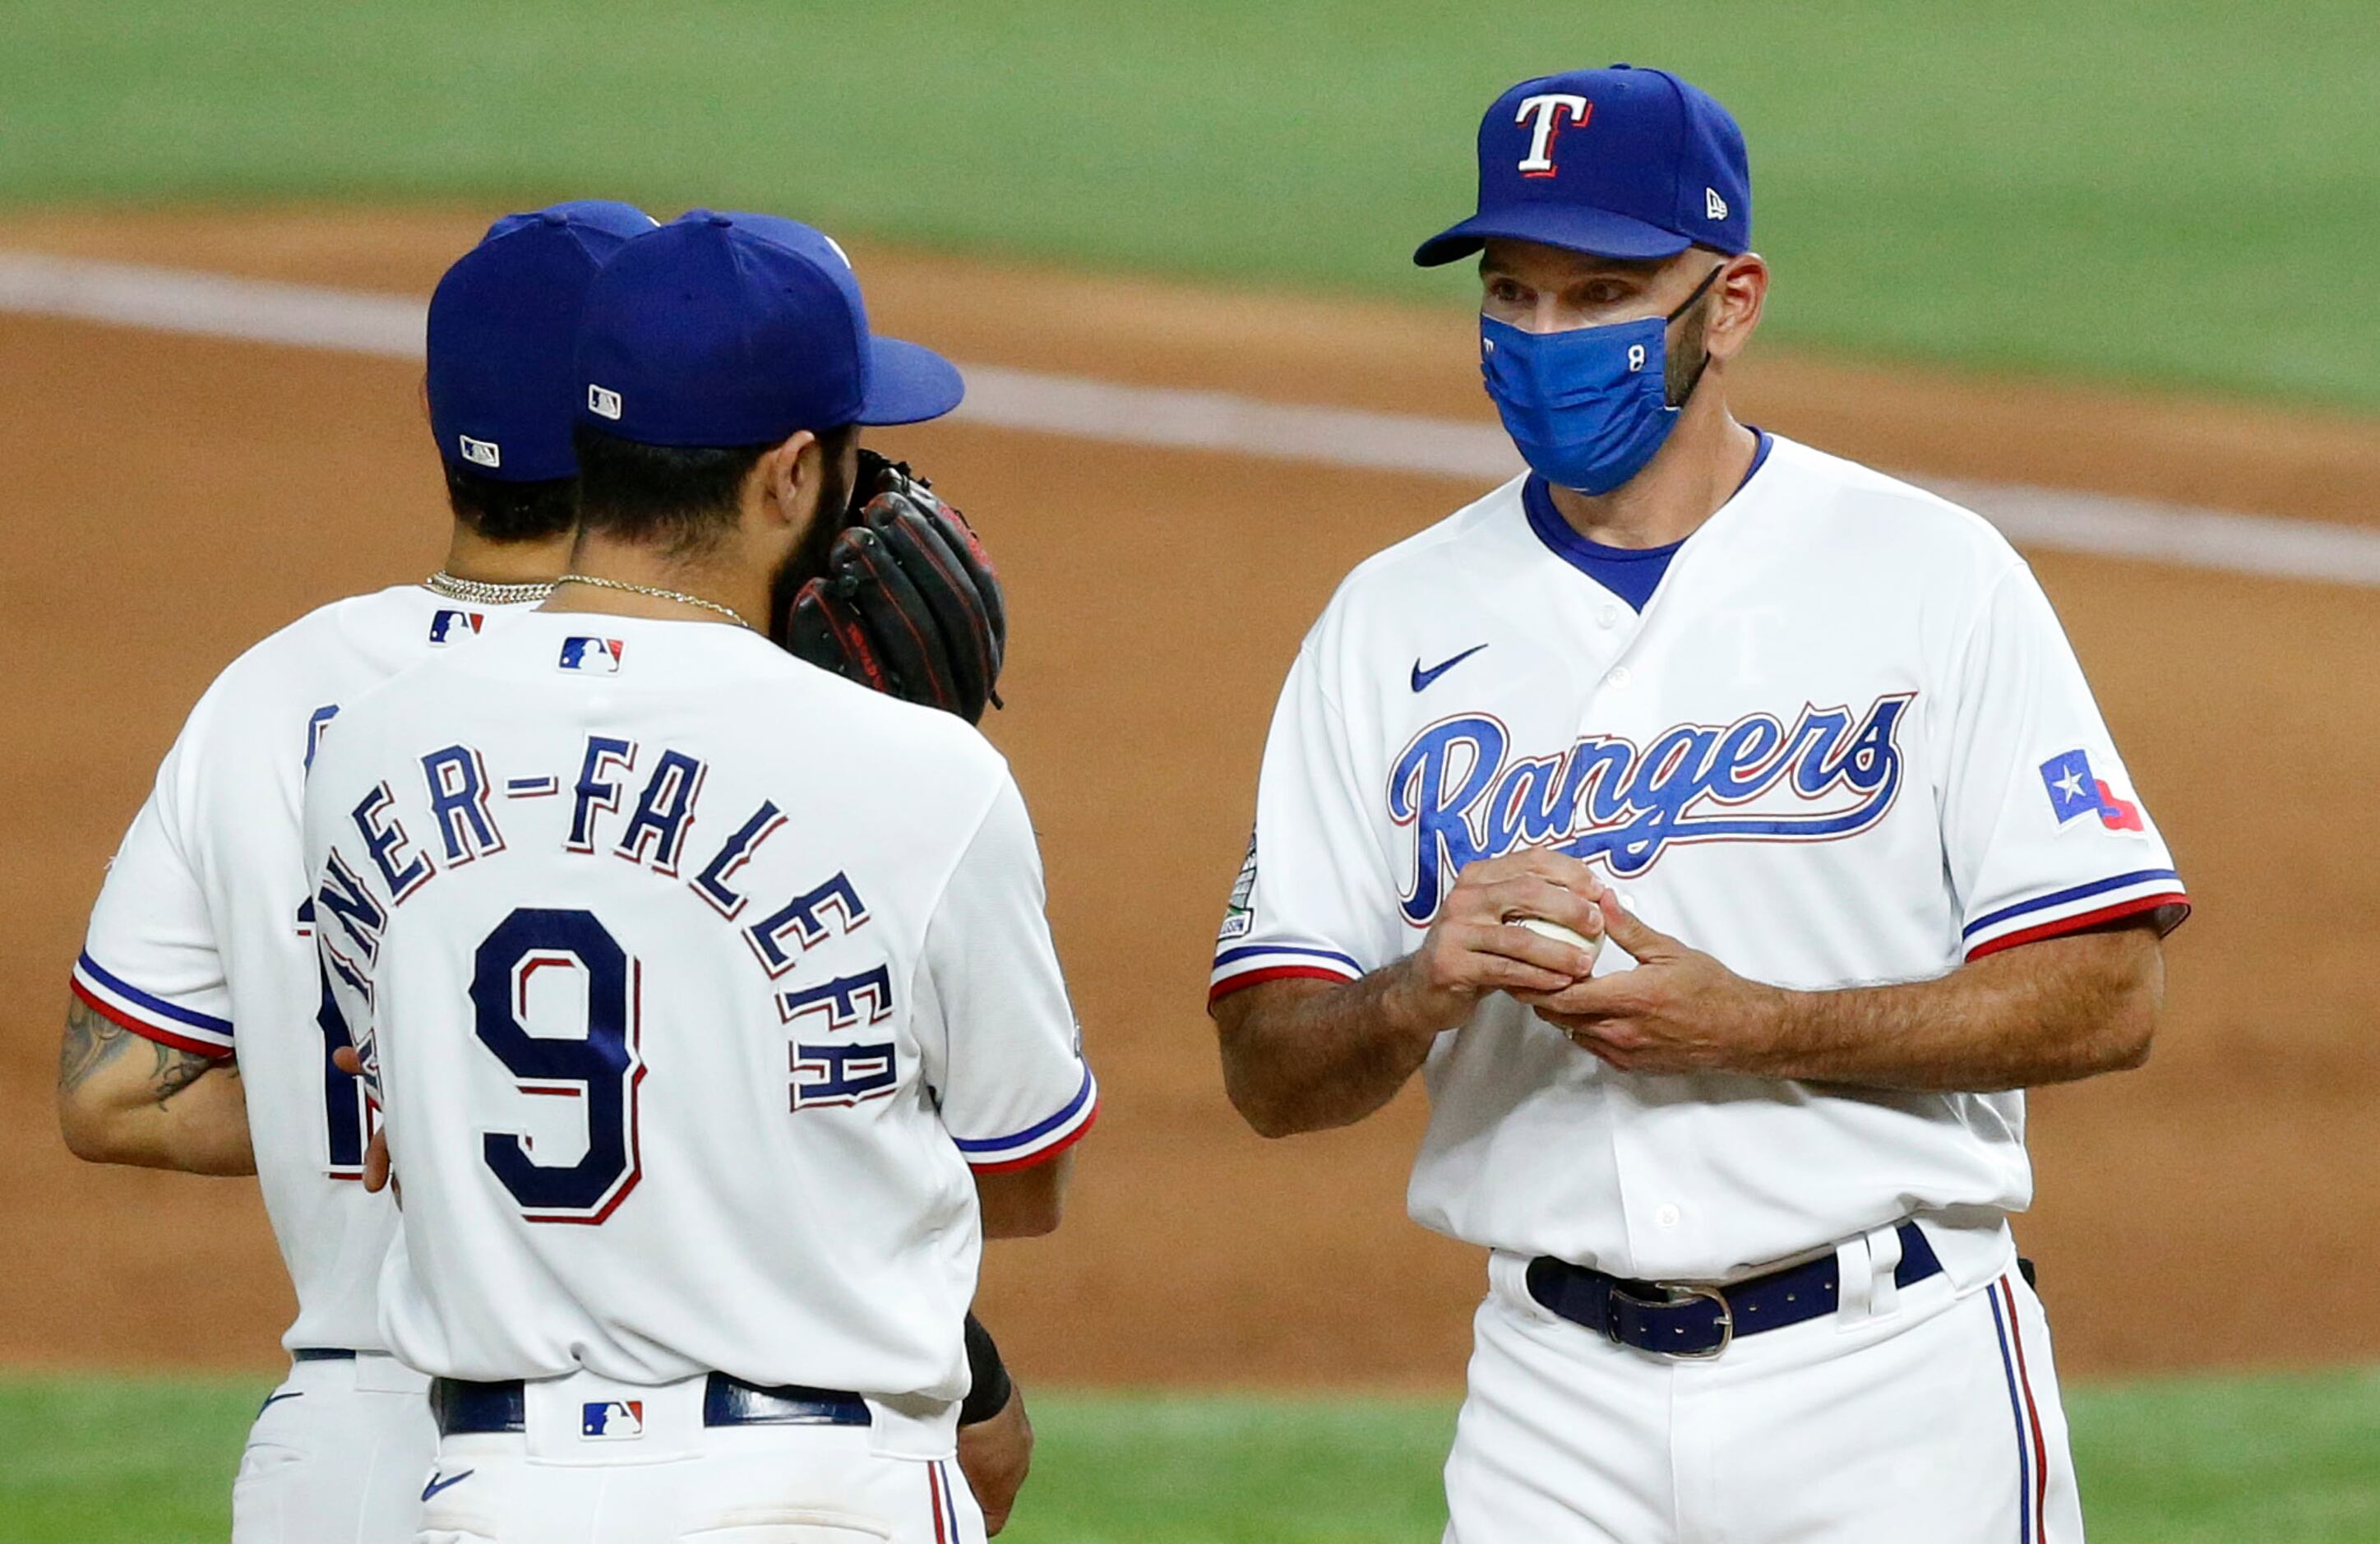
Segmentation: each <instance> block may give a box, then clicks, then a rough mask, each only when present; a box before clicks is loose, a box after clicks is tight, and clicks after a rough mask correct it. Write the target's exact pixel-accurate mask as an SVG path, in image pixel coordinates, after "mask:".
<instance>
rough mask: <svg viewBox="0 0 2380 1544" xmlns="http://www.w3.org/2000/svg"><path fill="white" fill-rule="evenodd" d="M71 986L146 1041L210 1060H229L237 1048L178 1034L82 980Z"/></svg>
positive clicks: (90, 1004) (111, 1019)
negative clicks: (133, 1012) (139, 1015)
mask: <svg viewBox="0 0 2380 1544" xmlns="http://www.w3.org/2000/svg"><path fill="white" fill-rule="evenodd" d="M67 988H68V990H70V991H73V993H74V994H75V995H76V996H77V997H79V998H80V999H82V1001H83V1004H84V1005H85V1006H86V1007H88V1008H90V1009H91V1011H92V1012H93V1013H96V1014H98V1015H100V1016H102V1017H103V1018H105V1019H106V1020H107V1021H108V1022H109V1023H111V1024H115V1025H117V1026H120V1027H123V1028H126V1029H129V1030H131V1031H132V1032H133V1033H134V1034H136V1035H138V1036H140V1038H141V1039H144V1040H154V1041H156V1042H157V1043H158V1044H159V1045H163V1046H170V1047H172V1048H173V1049H174V1050H176V1051H187V1052H190V1053H191V1054H192V1055H194V1056H204V1057H206V1058H208V1059H209V1060H210V1061H216V1062H227V1061H229V1060H230V1059H231V1056H232V1049H233V1048H232V1047H230V1046H227V1045H216V1044H214V1043H213V1042H212V1041H209V1040H194V1039H189V1038H188V1036H185V1035H177V1034H176V1033H174V1031H172V1030H171V1029H162V1028H159V1027H157V1026H156V1025H154V1024H152V1023H150V1022H149V1021H148V1020H146V1019H141V1018H135V1017H133V1016H132V1015H130V1014H128V1013H127V1012H125V1011H124V1010H123V1009H122V1008H120V1007H117V1006H116V1005H115V1003H110V1002H108V1001H107V1000H106V999H105V998H103V997H102V996H100V995H99V994H98V993H97V992H95V991H91V989H90V988H89V987H86V986H84V985H83V984H82V983H81V982H80V981H76V980H69V981H67Z"/></svg>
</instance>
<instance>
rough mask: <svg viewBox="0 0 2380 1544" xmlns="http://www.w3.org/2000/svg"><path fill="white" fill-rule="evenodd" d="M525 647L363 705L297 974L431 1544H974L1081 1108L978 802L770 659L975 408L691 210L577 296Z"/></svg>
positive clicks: (760, 250) (733, 222)
mask: <svg viewBox="0 0 2380 1544" xmlns="http://www.w3.org/2000/svg"><path fill="white" fill-rule="evenodd" d="M577 358H578V363H577V371H578V375H577V379H578V381H579V383H580V388H579V389H580V391H581V392H582V394H583V395H582V404H583V406H582V414H581V421H580V429H579V432H578V436H577V451H578V459H579V466H580V468H581V482H580V514H581V520H582V525H581V530H580V535H579V538H578V543H577V548H576V550H575V553H574V556H573V561H572V568H571V572H570V573H569V574H567V575H565V576H564V577H563V578H562V580H561V581H559V583H558V586H557V589H556V590H555V593H554V596H553V599H552V600H551V601H550V602H548V603H547V604H546V606H545V607H543V608H542V609H540V611H538V612H537V613H535V614H531V615H529V616H527V617H524V618H521V619H520V620H518V621H517V622H516V623H515V624H514V625H513V626H509V627H507V628H505V629H504V631H503V632H502V633H500V634H496V635H492V636H491V637H488V638H482V639H481V640H480V643H479V644H478V645H477V646H476V647H474V648H472V649H470V650H458V651H455V652H454V653H453V654H451V655H448V656H444V657H442V658H438V659H434V660H431V661H430V662H428V663H425V664H424V665H422V666H421V667H419V668H418V669H416V670H413V671H411V672H408V673H407V674H406V675H402V676H399V677H397V678H395V679H394V680H392V681H390V682H389V683H388V684H386V685H385V686H383V687H381V688H380V689H379V690H377V691H376V692H374V693H372V694H370V695H369V696H368V697H366V698H365V699H362V700H361V701H359V702H356V703H352V704H349V705H348V706H347V708H346V710H345V711H343V712H342V714H341V716H340V720H339V723H338V725H337V727H336V731H335V732H334V734H333V735H332V736H329V737H328V738H327V739H326V741H325V743H324V745H323V748H322V751H321V753H320V755H319V756H318V758H317V760H316V763H315V767H314V772H313V774H312V776H311V778H310V780H309V782H308V785H307V791H306V811H305V832H306V854H307V863H308V867H309V871H310V873H312V874H313V875H314V876H315V880H316V890H315V904H316V916H317V918H318V921H317V926H316V942H317V943H318V945H319V947H320V951H321V957H322V964H323V967H324V973H325V975H326V977H327V978H328V979H329V981H330V983H331V994H332V997H333V1000H334V1003H335V1006H336V1009H337V1012H338V1014H339V1016H340V1017H341V1018H342V1019H343V1021H344V1022H345V1023H346V1025H347V1026H348V1027H350V1028H351V1029H352V1030H353V1031H354V1033H355V1035H356V1039H357V1048H356V1049H357V1052H358V1062H359V1065H360V1067H361V1068H362V1070H363V1071H364V1073H365V1074H366V1076H367V1079H368V1081H369V1082H370V1084H371V1085H372V1086H373V1087H374V1088H376V1089H377V1091H378V1094H379V1096H380V1098H381V1100H383V1103H384V1106H385V1127H384V1136H385V1138H386V1145H387V1150H388V1154H389V1157H390V1159H391V1160H392V1161H393V1162H394V1165H395V1171H396V1173H398V1175H399V1176H400V1177H401V1183H402V1185H403V1186H404V1201H405V1205H404V1208H403V1211H402V1220H401V1225H400V1230H399V1235H398V1239H397V1242H396V1245H395V1248H394V1249H393V1250H392V1253H391V1256H390V1259H389V1264H388V1269H387V1271H386V1273H385V1275H384V1277H383V1283H382V1289H383V1290H382V1306H381V1327H382V1330H383V1333H384V1334H385V1336H386V1338H387V1340H388V1343H390V1344H391V1345H392V1347H393V1348H394V1349H395V1352H396V1353H397V1355H398V1356H400V1357H401V1358H402V1359H403V1360H404V1361H405V1362H407V1364H408V1365H410V1366H413V1367H417V1368H422V1369H424V1370H425V1371H427V1372H429V1373H431V1375H433V1383H432V1391H431V1403H432V1406H433V1409H434V1411H435V1413H436V1417H437V1422H438V1427H439V1430H440V1432H441V1441H440V1444H439V1449H438V1460H437V1469H436V1472H435V1474H434V1476H433V1477H432V1478H431V1482H430V1484H429V1485H428V1486H427V1487H426V1488H425V1491H424V1509H423V1517H422V1530H423V1531H422V1534H421V1538H423V1539H425V1540H460V1539H477V1538H500V1539H504V1540H508V1541H537V1540H565V1539H566V1540H587V1541H590V1544H591V1541H597V1540H606V1541H608V1540H622V1541H625V1540H663V1539H670V1540H674V1539H681V1538H687V1539H692V1538H706V1539H708V1538H718V1539H722V1540H724V1539H726V1538H746V1537H749V1538H755V1539H759V1538H771V1539H776V1538H783V1539H795V1538H804V1539H809V1538H815V1539H820V1540H827V1539H841V1538H851V1539H855V1540H856V1539H865V1538H891V1539H897V1540H934V1541H937V1544H941V1541H945V1540H955V1539H974V1538H981V1537H983V1532H984V1526H983V1520H982V1518H981V1515H980V1514H979V1513H978V1511H977V1507H976V1505H975V1502H974V1501H973V1499H972V1498H971V1497H970V1496H969V1494H968V1492H967V1488H966V1486H965V1482H964V1481H963V1480H961V1479H959V1478H957V1477H955V1476H954V1474H953V1469H952V1466H951V1465H950V1463H949V1459H950V1457H951V1454H952V1452H953V1429H954V1424H955V1422H956V1419H957V1416H958V1413H959V1400H960V1396H961V1395H962V1394H963V1393H964V1392H965V1390H966V1388H967V1386H968V1368H967V1359H966V1355H965V1348H964V1346H963V1343H962V1335H961V1328H960V1327H961V1319H962V1316H963V1314H964V1311H965V1307H966V1305H967V1301H968V1298H969V1297H970V1295H972V1291H973V1288H974V1283H975V1273H976V1266H977V1256H978V1253H979V1248H980V1239H981V1238H982V1237H983V1236H986V1235H990V1236H1002V1235H1021V1234H1037V1233H1042V1232H1046V1231H1048V1230H1049V1229H1050V1228H1051V1227H1054V1226H1055V1225H1056V1222H1057V1219H1058V1214H1059V1209H1060V1202H1061V1198H1062V1191H1063V1188H1064V1183H1065V1178H1066V1174H1067V1171H1068V1167H1069V1163H1070V1159H1069V1158H1068V1157H1067V1150H1068V1149H1069V1148H1070V1147H1071V1145H1072V1144H1073V1143H1074V1142H1075V1140H1076V1139H1077V1138H1078V1137H1081V1136H1082V1134H1083V1133H1084V1132H1085V1131H1086V1130H1087V1129H1088V1127H1089V1125H1090V1124H1091V1121H1092V1119H1093V1116H1094V1113H1095V1112H1096V1108H1097V1090H1096V1085H1095V1084H1094V1082H1093V1080H1092V1077H1091V1075H1090V1072H1089V1070H1088V1068H1087V1065H1086V1064H1085V1063H1084V1061H1083V1058H1082V1053H1081V1049H1080V1043H1079V1037H1078V1034H1077V1031H1076V1029H1075V1022H1074V1016H1073V1014H1072V1011H1071V1009H1070V1007H1069V1005H1068V1003H1067V1000H1066V994H1065V991H1064V987H1063V984H1062V980H1061V979H1060V976H1059V972H1058V967H1057V961H1056V958H1055V955H1054V954H1053V953H1052V949H1051V945H1050V936H1049V931H1048V927H1047V924H1046V922H1045V921H1044V919H1043V916H1042V889H1041V879H1040V869H1039V861H1038V854H1037V852H1036V850H1035V845H1034V841H1033V835H1032V831H1031V827H1030V826H1029V824H1028V823H1027V821H1026V815H1025V809H1024V806H1023V803H1022V801H1021V799H1020V798H1019V796H1018V795H1017V792H1016V788H1015V785H1014V782H1013V781H1012V780H1011V778H1010V776H1009V774H1008V772H1007V769H1006V767H1005V765H1004V763H1003V762H1002V760H1001V759H1000V758H999V756H998V755H997V754H996V753H995V752H994V751H992V750H991V748H990V747H989V745H988V744H986V743H985V742H984V741H983V740H982V739H981V738H980V737H979V736H977V735H976V734H975V733H974V732H973V731H972V730H971V729H969V728H968V727H966V726H965V724H964V723H961V722H960V720H959V717H958V716H957V715H953V714H950V713H941V712H934V711H927V710H926V709H924V708H921V707H918V706H916V705H912V704H909V703H905V702H902V701H897V700H894V699H892V698H889V697H887V696H884V695H880V694H879V693H876V692H872V691H870V690H868V689H866V687H862V686H860V685H858V684H856V683H854V682H851V681H848V680H844V679H841V678H838V676H837V675H834V674H832V673H830V672H828V671H824V670H820V669H818V668H815V667H814V666H812V665H811V664H809V663H805V662H804V661H802V660H799V659H797V658H795V657H794V656H792V655H790V654H788V653H787V652H786V651H785V650H781V649H780V648H778V647H777V646H776V645H775V644H773V643H772V642H771V640H770V639H769V638H767V637H765V636H763V635H762V634H761V633H759V631H758V630H756V626H755V623H756V622H758V623H759V624H760V625H762V626H766V625H768V624H769V623H770V622H771V620H772V619H774V618H776V617H779V616H781V615H783V614H786V613H788V612H789V611H797V610H798V609H799V608H798V607H797V606H791V605H789V604H788V603H787V598H788V597H790V596H792V595H794V594H795V593H797V592H799V591H801V590H806V589H807V585H808V581H810V580H812V579H820V578H823V577H825V576H827V575H828V574H829V572H830V571H831V570H836V569H837V561H836V559H835V558H834V556H833V555H832V554H833V551H834V549H835V548H836V547H838V546H841V545H843V544H844V543H845V541H846V539H849V541H851V542H853V543H855V544H856V545H857V546H859V547H861V548H867V547H868V546H869V545H870V544H871V543H872V542H874V541H877V540H878V537H877V536H876V535H874V534H868V535H860V536H854V535H853V533H852V532H851V531H850V530H849V529H841V517H842V514H843V512H844V508H845V506H846V505H847V503H848V494H849V492H850V488H851V481H852V479H853V477H854V475H855V473H854V469H853V468H854V465H855V462H856V435H857V430H856V426H857V425H860V424H869V423H904V422H912V421H917V420H920V419H930V418H933V417H937V416H939V415H941V414H942V413H944V412H947V411H948V410H949V409H950V408H951V407H953V406H955V405H956V404H957V402H958V400H959V396H960V390H961V388H960V383H959V378H958V374H957V372H956V371H954V370H953V368H952V367H951V366H950V365H949V364H948V363H946V362H945V361H943V360H942V359H940V358H938V357H937V356H935V355H933V354H931V353H929V352H928V351H927V350H925V349H923V348H920V347H917V346H915V345H910V344H903V343H897V342H892V341H890V340H885V339H878V338H872V337H871V335H870V334H869V332H868V325H867V317H866V312H865V310H864V308H863V306H862V303H861V300H860V295H859V290H858V286H857V283H856V279H855V278H854V276H853V274H852V273H851V270H850V267H849V264H848V263H847V261H845V260H844V256H843V254H842V252H841V250H840V249H838V248H836V247H835V246H834V244H833V243H832V242H831V241H830V240H828V239H827V238H825V237H822V236H820V234H819V233H817V232H816V231H813V230H811V229H809V228H808V227H807V226H803V225H796V224H795V223H793V222H791V221H785V220H778V219H773V218H770V217H767V216H759V215H749V214H714V213H709V212H706V211H699V210H698V211H696V212H694V213H689V214H688V215H686V216H685V217H684V218H682V219H680V220H678V221H676V222H674V223H673V224H671V225H667V226H664V227H662V229H660V230H658V231H655V232H653V233H651V234H649V235H647V236H644V237H638V238H637V240H635V241H632V242H630V243H628V244H627V245H626V246H625V247H624V248H623V249H621V251H620V252H619V254H618V255H617V256H615V257H614V258H613V260H612V261H611V262H610V263H609V264H608V265H607V266H606V267H605V268H604V269H603V270H602V271H601V273H600V274H598V275H597V277H596V279H595V281H594V283H593V285H592V286H591V287H590V289H589V295H588V298H587V301H586V307H585V311H584V315H583V319H582V324H581V335H580V341H579V346H578V356H577Z"/></svg>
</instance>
